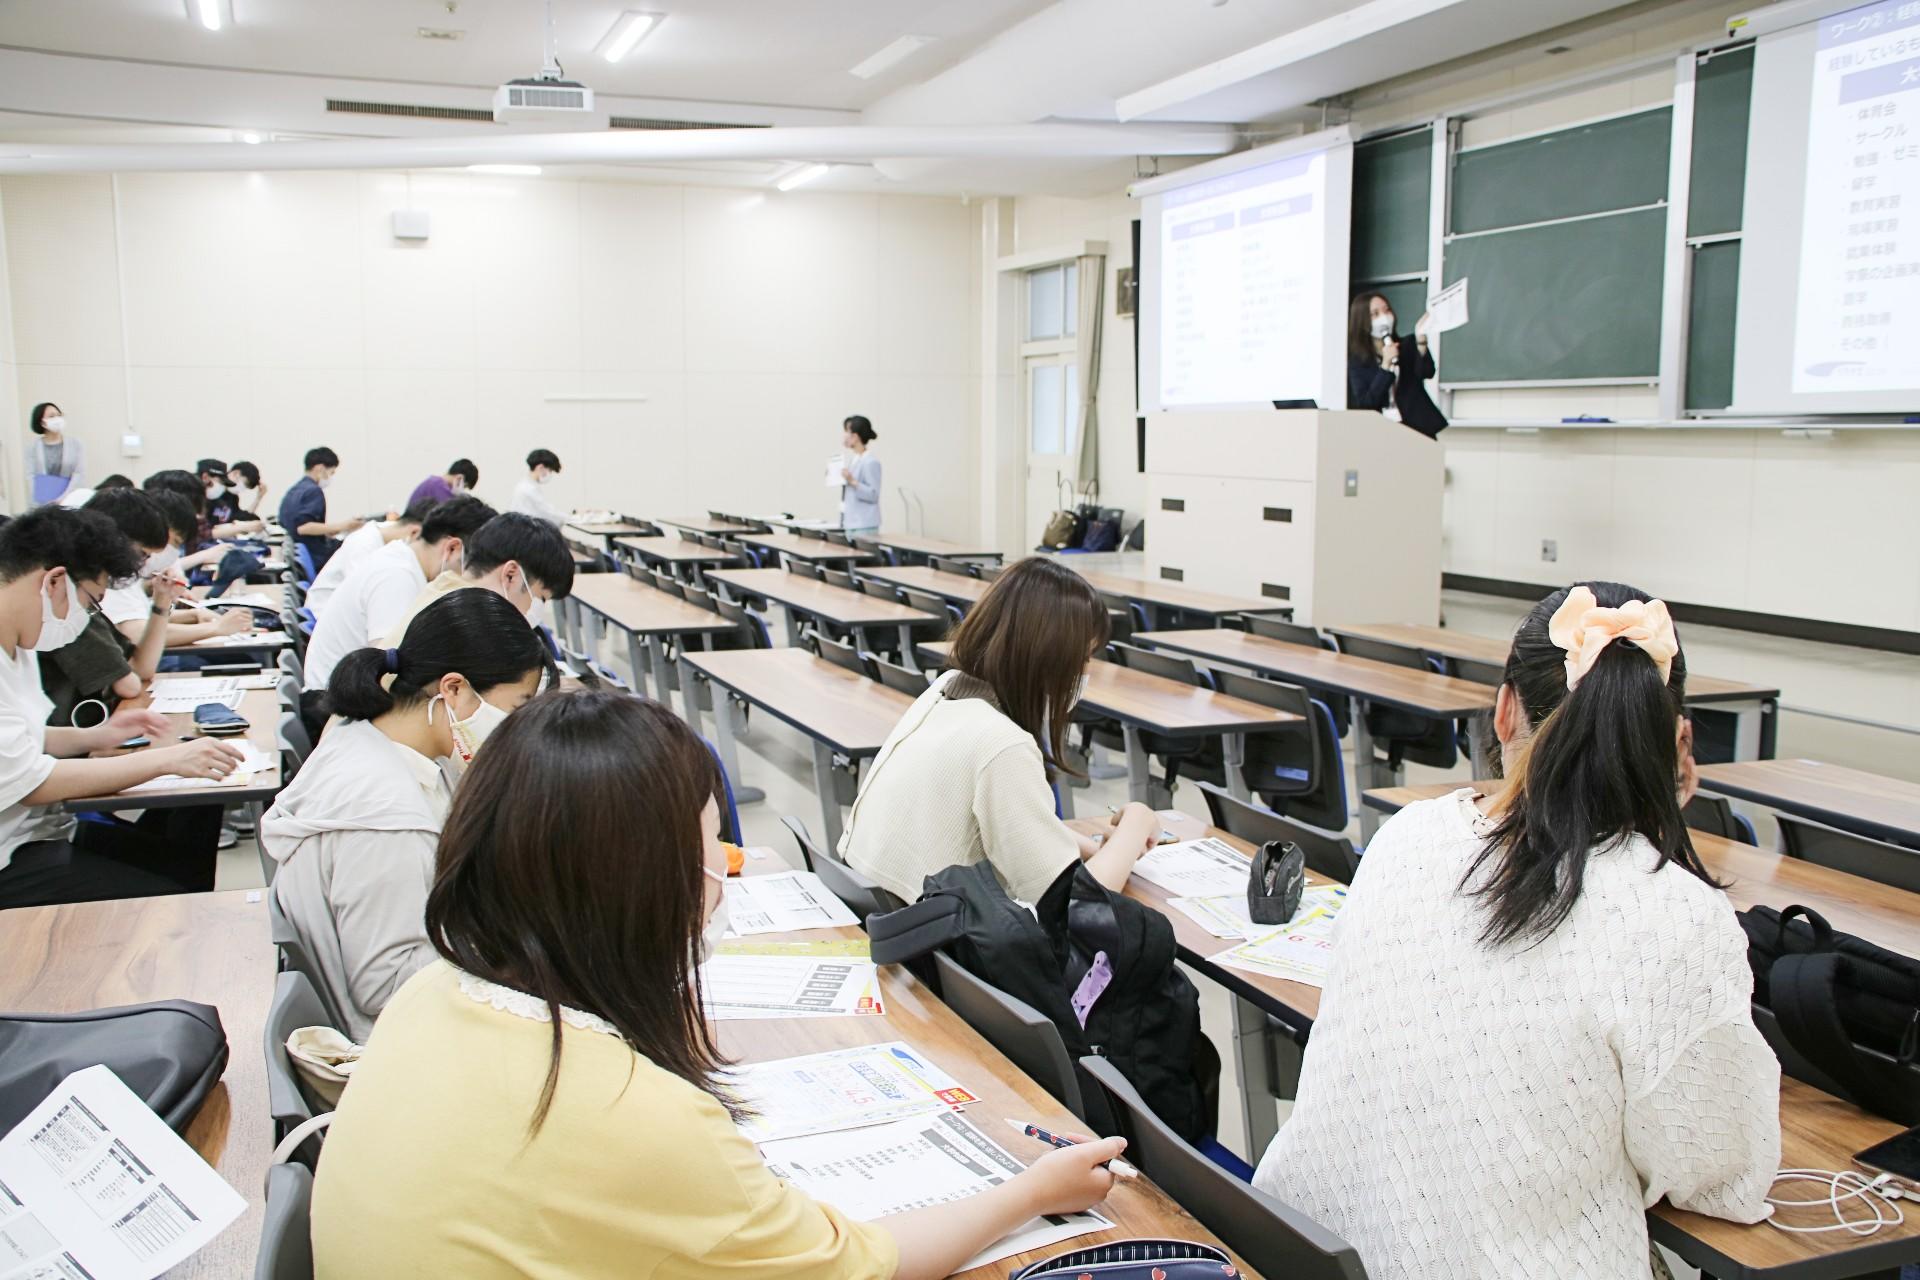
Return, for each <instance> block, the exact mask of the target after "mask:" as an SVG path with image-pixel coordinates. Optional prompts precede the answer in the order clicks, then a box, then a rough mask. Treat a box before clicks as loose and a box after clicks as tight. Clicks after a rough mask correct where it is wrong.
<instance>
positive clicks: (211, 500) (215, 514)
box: [194, 458, 267, 541]
mask: <svg viewBox="0 0 1920 1280" xmlns="http://www.w3.org/2000/svg"><path fill="white" fill-rule="evenodd" d="M194 472H195V477H196V478H197V479H198V480H199V481H200V484H201V486H202V488H203V489H204V490H205V492H206V495H207V526H208V530H207V531H208V534H209V536H210V537H212V538H213V539H214V540H215V541H221V540H224V539H227V538H238V537H242V536H244V535H247V534H258V533H260V531H261V530H263V529H265V528H266V527H267V522H266V521H265V520H257V519H254V518H253V517H252V516H250V515H248V514H247V513H246V512H245V511H242V510H241V509H240V497H239V495H238V494H237V493H235V492H234V490H233V489H232V487H231V481H230V480H229V479H228V472H227V464H226V463H224V462H222V461H220V459H218V458H202V459H200V461H199V463H198V464H197V465H196V466H195V468H194Z"/></svg>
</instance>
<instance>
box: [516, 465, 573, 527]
mask: <svg viewBox="0 0 1920 1280" xmlns="http://www.w3.org/2000/svg"><path fill="white" fill-rule="evenodd" d="M559 474H560V458H559V455H557V454H555V453H554V451H553V450H551V449H535V450H534V451H533V452H532V453H530V454H528V455H527V478H526V479H525V480H522V481H521V482H520V483H519V484H517V485H515V486H514V487H513V506H512V507H511V508H509V510H513V511H518V512H521V513H522V514H525V515H530V516H537V517H539V518H540V519H542V520H545V521H546V522H547V523H548V524H550V525H552V526H553V527H554V528H556V529H557V528H559V527H560V526H561V525H563V524H565V523H566V522H567V513H566V512H564V511H562V510H561V509H560V508H558V507H556V506H554V505H553V503H551V502H549V501H548V500H547V495H546V494H545V493H544V492H543V490H544V489H545V488H546V487H547V486H548V485H549V484H551V483H553V478H554V477H555V476H557V475H559Z"/></svg>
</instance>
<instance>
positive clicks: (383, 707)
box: [260, 591, 549, 1041]
mask: <svg viewBox="0 0 1920 1280" xmlns="http://www.w3.org/2000/svg"><path fill="white" fill-rule="evenodd" d="M518 622H519V617H518V615H517V614H516V613H515V611H514V609H513V607H512V606H511V605H509V604H507V603H506V601H504V600H502V599H500V598H499V597H498V596H495V595H494V594H492V593H491V592H486V591H462V592H459V593H457V594H456V595H452V596H448V597H447V598H446V599H444V600H440V601H438V602H436V603H435V604H434V605H433V606H432V607H431V608H429V609H427V610H425V611H424V612H422V613H421V615H420V616H419V617H417V618H415V619H414V620H413V623H412V625H410V626H409V627H408V628H407V633H406V635H405V636H404V637H403V638H402V639H401V641H400V643H399V645H398V646H397V647H395V648H392V649H357V650H355V651H354V652H352V653H350V654H348V655H346V657H344V658H343V659H341V661H340V663H339V665H338V666H336V667H335V668H334V670H333V681H332V683H331V684H330V685H329V686H328V689H327V702H328V705H329V706H330V707H332V708H333V711H334V713H335V714H336V715H338V716H340V717H341V718H342V719H341V722H340V723H338V724H335V725H334V726H333V727H332V728H331V729H329V730H328V731H327V735H326V737H324V738H322V739H321V741H320V745H319V747H317V748H316V749H315V750H314V753H313V755H312V756H310V757H308V759H307V762H306V763H305V764H304V765H302V766H301V768H300V773H299V776H298V777H296V778H295V779H294V780H293V783H292V785H290V786H289V787H288V788H287V789H286V790H285V791H283V792H281V793H280V796H279V798H278V799H277V800H275V801H274V804H273V808H272V809H270V810H268V812H267V815H266V817H265V818H264V819H263V820H262V821H261V823H260V844H261V847H262V848H263V849H265V850H266V852H267V856H268V857H270V858H272V859H273V860H274V861H275V862H276V863H277V864H279V866H278V871H277V873H276V874H275V876H274V880H273V894H274V897H275V899H276V900H277V901H278V902H279V904H280V909H281V910H282V911H284V912H286V915H287V919H288V920H289V921H291V922H292V924H293V926H294V928H295V929H297V930H298V931H299V934H300V938H301V941H302V942H304V943H305V944H306V947H307V951H308V954H310V955H312V956H313V958H314V962H315V964H316V965H317V966H318V968H319V970H320V978H321V980H322V982H324V983H325V985H326V987H327V990H328V993H329V994H330V995H331V996H332V999H333V1003H334V1005H335V1006H336V1007H337V1008H339V1009H340V1011H341V1012H342V1014H343V1015H345V1018H346V1021H345V1023H344V1024H343V1025H342V1026H341V1028H340V1029H341V1030H342V1031H344V1032H346V1033H347V1035H349V1036H351V1037H352V1038H353V1039H354V1040H357V1041H364V1040H365V1039H366V1038H367V1033H368V1032H369V1031H370V1030H372V1028H373V1020H374V1019H375V1018H376V1017H378V1016H379V1014H380V1010H381V1008H382V1007H384V1006H385V1004H386V1003H387V1000H388V999H389V998H390V997H391V996H392V995H393V993H394V992H395V991H396V990H398V989H399V986H400V984H401V983H403V982H405V981H406V980H407V979H408V978H410V977H412V976H413V974H414V973H415V972H416V971H418V970H419V969H421V968H422V967H423V966H425V965H426V964H427V963H429V962H430V961H431V960H432V959H433V958H434V954H433V946H432V944H431V943H429V942H428V941H427V932H426V919H425V915H426V906H427V890H428V889H429V888H430V887H431V886H432V884H433V849H434V844H435V842H436V841H438V839H439V838H440V827H441V824H442V823H443V822H444V821H445V820H446V816H447V806H448V805H449V804H450V803H451V802H452V799H453V789H452V782H453V780H455V779H457V777H458V776H459V774H460V773H461V772H462V771H464V770H465V769H466V767H467V765H468V764H469V763H470V762H471V761H472V759H473V756H474V753H475V752H477V751H478V750H479V747H480V743H481V742H482V741H483V740H484V739H485V738H486V736H487V734H489V733H490V732H492V731H493V729H494V728H495V727H496V726H497V725H498V724H499V723H500V722H501V721H503V720H505V719H506V716H507V713H508V712H510V711H512V710H513V709H514V708H515V707H518V706H519V705H520V704H521V703H523V702H525V701H526V700H527V699H528V698H529V697H531V696H533V694H534V693H535V691H537V690H538V688H539V686H540V682H541V680H542V678H543V677H544V676H545V675H546V673H547V671H548V670H549V667H548V663H547V655H546V651H545V649H544V648H543V647H542V646H541V645H540V642H539V641H538V640H537V639H536V638H535V637H534V635H533V633H532V632H530V631H529V630H528V629H527V628H525V627H523V626H519V625H517V624H518ZM449 774H452V775H453V777H452V778H449V776H448V775H449Z"/></svg>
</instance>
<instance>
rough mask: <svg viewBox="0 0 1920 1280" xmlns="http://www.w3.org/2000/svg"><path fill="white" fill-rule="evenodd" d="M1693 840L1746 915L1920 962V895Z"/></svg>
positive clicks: (1430, 789) (1384, 798)
mask: <svg viewBox="0 0 1920 1280" xmlns="http://www.w3.org/2000/svg"><path fill="white" fill-rule="evenodd" d="M1702 772H1703V773H1704V772H1705V770H1704V769H1702ZM1502 785H1504V784H1502V783H1501V782H1499V781H1497V780H1493V779H1485V780H1482V781H1479V782H1472V783H1468V782H1434V783H1427V784H1425V785H1423V786H1417V787H1381V788H1378V789H1377V790H1373V791H1369V792H1367V793H1365V794H1364V795H1363V796H1362V797H1361V801H1362V803H1364V804H1367V805H1370V806H1372V807H1373V808H1375V809H1381V810H1384V811H1386V812H1388V813H1396V812H1398V811H1399V810H1401V809H1403V808H1405V807H1406V806H1407V805H1410V804H1413V803H1414V802H1415V801H1418V800H1431V799H1433V798H1434V797H1435V796H1444V795H1449V794H1451V793H1452V792H1454V791H1456V790H1458V789H1459V788H1461V787H1465V786H1471V787H1474V788H1475V789H1477V790H1480V791H1484V792H1494V791H1498V790H1499V789H1500V787H1501V786H1502ZM1692 835H1693V847H1694V850H1695V852H1697V853H1698V854H1699V855H1700V861H1701V862H1703V863H1705V864H1706V868H1707V870H1709V871H1711V872H1712V873H1713V874H1714V877H1715V878H1716V879H1719V880H1721V881H1724V882H1726V885H1727V897H1728V898H1730V899H1731V900H1732V901H1733V905H1734V906H1736V907H1739V908H1740V909H1742V910H1745V909H1746V908H1748V907H1775V908H1780V907H1790V906H1793V905H1795V904H1799V905H1801V906H1808V907H1812V908H1813V909H1814V910H1815V911H1818V912H1819V913H1820V914H1821V915H1823V916H1825V917H1826V918H1827V920H1828V921H1829V922H1830V923H1831V924H1832V925H1833V927H1834V928H1836V929H1841V930H1844V931H1845V932H1847V933H1856V934H1859V935H1860V936H1861V937H1863V938H1866V939H1867V940H1868V941H1870V942H1876V943H1879V944H1880V945H1881V946H1883V947H1888V948H1891V949H1892V950H1894V951H1898V952H1900V953H1901V954H1902V955H1909V956H1920V893H1909V892H1908V891H1907V890H1905V889H1896V888H1894V887H1893V886H1892V885H1889V884H1881V883H1880V882H1879V881H1877V880H1866V879H1862V878H1861V877H1859V876H1852V875H1848V874H1847V873H1846V872H1844V871H1835V870H1833V869H1832V868H1830V867H1822V866H1816V865H1815V864H1813V863H1811V862H1805V861H1802V860H1801V859H1799V858H1789V857H1788V856H1786V855H1785V854H1783V853H1777V852H1775V851H1773V850H1771V849H1756V848H1754V847H1753V846H1752V845H1750V844H1741V843H1740V842H1739V841H1737V840H1726V839H1723V838H1721V837H1720V836H1713V835H1708V834H1707V833H1706V832H1704V831H1695V832H1693V833H1692ZM1823 1167H1824V1166H1823Z"/></svg>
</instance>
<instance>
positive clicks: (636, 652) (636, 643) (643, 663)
mask: <svg viewBox="0 0 1920 1280" xmlns="http://www.w3.org/2000/svg"><path fill="white" fill-rule="evenodd" d="M645 648H646V646H645V645H643V644H641V642H640V637H639V636H637V635H635V634H634V633H633V632H631V631H629V632H627V666H628V667H629V668H630V669H631V670H632V672H633V691H634V692H635V693H637V694H639V695H640V696H641V697H643V698H644V697H646V696H647V660H646V657H645V656H644V650H645ZM663 692H664V690H663Z"/></svg>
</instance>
